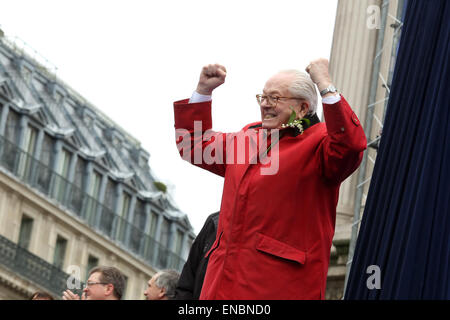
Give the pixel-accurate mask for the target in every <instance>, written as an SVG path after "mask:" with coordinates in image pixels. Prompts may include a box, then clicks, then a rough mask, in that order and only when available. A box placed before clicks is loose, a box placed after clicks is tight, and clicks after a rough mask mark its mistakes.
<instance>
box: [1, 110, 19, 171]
mask: <svg viewBox="0 0 450 320" xmlns="http://www.w3.org/2000/svg"><path fill="white" fill-rule="evenodd" d="M19 120H20V117H19V115H18V114H17V113H16V112H15V111H13V110H9V112H8V118H7V119H6V129H5V139H6V141H5V145H4V149H3V161H4V165H5V167H6V168H7V169H8V170H9V171H10V172H13V173H15V170H16V164H17V160H18V156H19V150H18V147H17V141H18V139H19Z"/></svg>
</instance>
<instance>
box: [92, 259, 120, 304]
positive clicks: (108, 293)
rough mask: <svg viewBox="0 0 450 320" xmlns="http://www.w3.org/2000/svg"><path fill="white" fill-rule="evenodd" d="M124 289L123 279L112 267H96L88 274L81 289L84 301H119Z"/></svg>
mask: <svg viewBox="0 0 450 320" xmlns="http://www.w3.org/2000/svg"><path fill="white" fill-rule="evenodd" d="M124 289H125V277H124V276H123V274H122V272H120V271H119V270H118V269H117V268H114V267H104V266H100V267H96V268H94V269H92V270H91V271H90V272H89V278H88V280H87V281H86V285H85V287H84V289H83V292H84V294H85V295H86V300H120V299H122V295H123V290H124Z"/></svg>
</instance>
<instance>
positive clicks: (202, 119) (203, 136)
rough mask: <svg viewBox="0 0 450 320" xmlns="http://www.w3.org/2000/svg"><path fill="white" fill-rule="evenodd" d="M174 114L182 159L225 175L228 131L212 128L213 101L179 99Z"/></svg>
mask: <svg viewBox="0 0 450 320" xmlns="http://www.w3.org/2000/svg"><path fill="white" fill-rule="evenodd" d="M174 116H175V133H176V143H177V148H178V152H179V153H180V155H181V157H182V158H183V160H186V161H188V162H190V163H192V164H194V165H196V166H198V167H200V168H203V169H206V170H208V171H211V172H213V173H215V174H217V175H220V176H222V177H223V176H225V170H226V165H225V162H226V161H225V159H224V158H225V155H226V134H225V133H221V132H215V131H213V130H211V128H212V120H211V101H207V102H200V103H188V99H185V100H180V101H176V102H175V103H174Z"/></svg>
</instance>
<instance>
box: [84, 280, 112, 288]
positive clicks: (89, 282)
mask: <svg viewBox="0 0 450 320" xmlns="http://www.w3.org/2000/svg"><path fill="white" fill-rule="evenodd" d="M95 284H108V283H107V282H95V281H88V282H86V284H85V285H84V287H85V288H88V287H92V286H93V285H95Z"/></svg>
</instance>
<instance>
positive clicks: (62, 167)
mask: <svg viewBox="0 0 450 320" xmlns="http://www.w3.org/2000/svg"><path fill="white" fill-rule="evenodd" d="M71 157H72V155H71V154H70V152H69V151H67V150H65V149H64V148H63V149H62V150H61V157H60V161H59V163H58V164H57V167H56V173H57V175H56V180H55V190H56V199H58V200H59V201H60V202H61V203H64V201H65V196H66V191H67V188H68V187H69V185H68V183H69V181H68V176H69V165H70V158H71Z"/></svg>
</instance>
